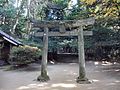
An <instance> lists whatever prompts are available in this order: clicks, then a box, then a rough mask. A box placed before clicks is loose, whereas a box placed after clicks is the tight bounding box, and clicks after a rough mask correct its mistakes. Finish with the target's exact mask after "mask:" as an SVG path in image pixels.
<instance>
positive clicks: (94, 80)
mask: <svg viewBox="0 0 120 90" xmlns="http://www.w3.org/2000/svg"><path fill="white" fill-rule="evenodd" d="M92 81H93V82H99V81H100V80H97V79H92Z"/></svg>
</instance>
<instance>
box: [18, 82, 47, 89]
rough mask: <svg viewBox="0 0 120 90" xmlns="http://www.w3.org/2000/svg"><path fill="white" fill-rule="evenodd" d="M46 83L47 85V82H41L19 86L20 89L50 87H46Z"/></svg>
mask: <svg viewBox="0 0 120 90" xmlns="http://www.w3.org/2000/svg"><path fill="white" fill-rule="evenodd" d="M45 85H47V83H41V84H29V85H27V86H21V87H19V88H17V89H18V90H26V89H27V90H28V89H31V88H39V87H40V88H41V89H45V88H49V87H44V86H45Z"/></svg>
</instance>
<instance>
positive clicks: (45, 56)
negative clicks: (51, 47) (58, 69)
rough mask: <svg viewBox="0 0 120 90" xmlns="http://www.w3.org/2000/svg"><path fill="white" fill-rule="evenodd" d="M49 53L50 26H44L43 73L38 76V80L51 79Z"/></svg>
mask: <svg viewBox="0 0 120 90" xmlns="http://www.w3.org/2000/svg"><path fill="white" fill-rule="evenodd" d="M47 55H48V27H44V34H43V52H42V62H41V75H40V76H38V78H37V80H38V81H42V82H44V81H48V80H50V78H49V76H48V74H47Z"/></svg>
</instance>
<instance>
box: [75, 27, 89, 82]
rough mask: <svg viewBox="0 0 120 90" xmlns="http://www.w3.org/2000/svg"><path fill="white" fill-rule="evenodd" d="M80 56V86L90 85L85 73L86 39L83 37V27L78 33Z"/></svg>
mask: <svg viewBox="0 0 120 90" xmlns="http://www.w3.org/2000/svg"><path fill="white" fill-rule="evenodd" d="M78 55H79V76H78V78H77V83H80V84H84V83H90V82H89V81H88V79H87V78H86V72H85V52H84V37H83V27H82V26H80V28H79V31H78Z"/></svg>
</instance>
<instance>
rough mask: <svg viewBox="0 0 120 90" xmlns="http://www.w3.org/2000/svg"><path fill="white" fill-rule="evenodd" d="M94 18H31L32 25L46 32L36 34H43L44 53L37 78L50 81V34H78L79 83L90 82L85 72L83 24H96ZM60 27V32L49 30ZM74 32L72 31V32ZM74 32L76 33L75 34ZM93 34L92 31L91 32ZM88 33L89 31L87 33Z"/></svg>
mask: <svg viewBox="0 0 120 90" xmlns="http://www.w3.org/2000/svg"><path fill="white" fill-rule="evenodd" d="M94 22H95V19H94V18H88V19H83V20H53V21H38V20H31V23H32V27H34V28H44V32H41V33H39V34H36V36H43V53H42V63H41V75H40V76H39V77H38V78H37V80H38V81H48V80H49V76H48V74H47V54H48V36H69V35H73V36H74V35H75V36H78V55H79V75H78V78H77V83H89V81H88V79H87V77H86V72H85V52H84V36H83V33H84V34H85V32H83V26H85V25H92V24H94ZM55 27H59V32H49V28H55ZM73 27H75V28H77V29H76V31H69V32H68V31H66V28H73ZM71 32H72V33H71ZM73 33H74V34H73ZM89 33H90V34H88V35H92V34H91V32H89ZM86 35H87V33H86Z"/></svg>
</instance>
